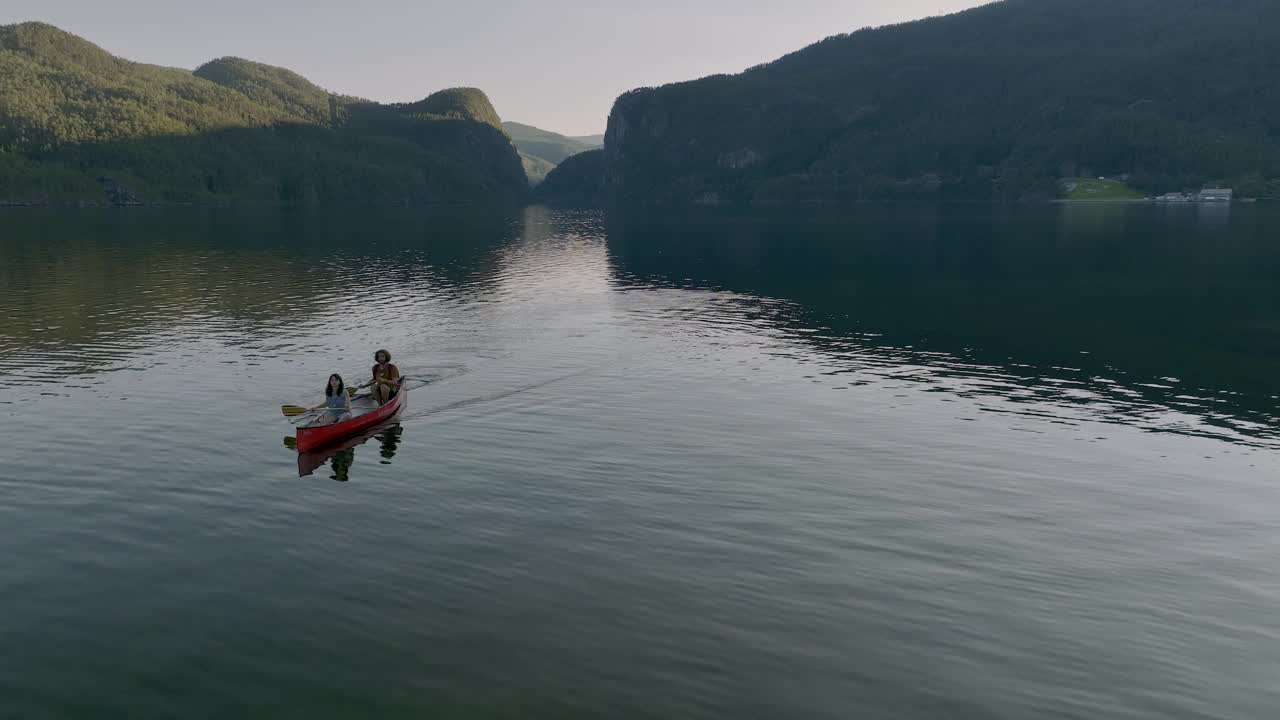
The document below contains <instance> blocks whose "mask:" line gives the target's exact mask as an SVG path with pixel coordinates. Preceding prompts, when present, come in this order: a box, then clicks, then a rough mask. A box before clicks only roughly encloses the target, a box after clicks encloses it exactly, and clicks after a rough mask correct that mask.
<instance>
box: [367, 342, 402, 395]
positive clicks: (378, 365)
mask: <svg viewBox="0 0 1280 720" xmlns="http://www.w3.org/2000/svg"><path fill="white" fill-rule="evenodd" d="M373 362H374V366H373V380H372V384H373V398H374V399H375V400H377V401H378V404H379V405H386V404H387V403H388V402H390V401H391V398H393V397H395V396H396V393H398V392H400V368H398V367H396V366H395V365H392V364H391V353H389V352H387V351H386V350H379V351H378V352H376V353H374V354H373Z"/></svg>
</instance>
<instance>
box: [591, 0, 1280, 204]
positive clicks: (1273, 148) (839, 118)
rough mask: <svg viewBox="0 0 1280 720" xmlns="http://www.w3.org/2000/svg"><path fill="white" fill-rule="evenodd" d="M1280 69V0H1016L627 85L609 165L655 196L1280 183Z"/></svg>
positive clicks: (957, 193)
mask: <svg viewBox="0 0 1280 720" xmlns="http://www.w3.org/2000/svg"><path fill="white" fill-rule="evenodd" d="M1278 80H1280V2H1276V1H1275V0H1213V1H1212V2H1209V1H1207V0H1123V1H1117V0H1005V1H1004V2H996V3H993V4H991V5H987V6H983V7H980V8H977V9H974V10H970V11H967V12H962V13H959V14H955V15H951V16H947V17H940V18H932V19H927V20H922V21H918V22H912V23H906V24H902V25H897V26H891V27H885V28H878V29H870V30H862V31H859V32H855V33H853V34H850V35H841V36H837V37H832V38H829V39H827V40H825V41H823V42H820V43H818V44H816V45H813V46H810V47H808V48H805V49H803V50H801V51H799V52H796V53H794V54H791V55H788V56H786V57H783V58H781V59H779V60H777V61H775V62H771V63H769V64H766V65H761V66H758V67H755V68H752V69H750V70H747V71H746V72H743V73H741V74H739V75H733V76H727V75H722V76H714V77H708V78H704V79H701V80H696V81H692V82H685V83H680V84H675V85H668V86H665V87H661V88H656V89H653V88H651V89H642V90H636V91H632V92H630V93H627V94H626V95H624V96H622V97H621V98H619V99H618V101H617V103H616V104H615V106H614V109H613V112H612V114H611V116H610V118H609V130H608V134H607V139H606V153H607V158H606V165H607V169H606V180H607V185H608V189H609V191H610V193H611V194H612V195H614V196H615V197H620V198H622V199H625V200H629V201H633V202H640V203H654V204H686V203H707V204H756V205H771V204H809V203H827V204H831V203H841V202H849V201H857V200H865V199H877V198H892V197H901V196H903V195H922V196H928V197H942V198H965V199H991V198H995V199H1001V200H1016V199H1020V198H1035V197H1043V198H1047V197H1052V196H1053V195H1054V193H1055V191H1056V186H1057V184H1058V181H1059V180H1060V179H1062V178H1068V177H1073V176H1077V175H1081V176H1085V175H1087V176H1093V175H1108V176H1120V175H1127V176H1129V180H1130V183H1131V184H1132V185H1133V186H1135V187H1137V188H1139V189H1140V190H1144V191H1150V192H1165V191H1173V190H1182V189H1187V188H1191V189H1197V188H1199V187H1200V186H1202V185H1204V184H1217V183H1227V184H1229V185H1233V186H1235V187H1236V189H1237V191H1238V192H1239V194H1241V195H1262V194H1269V193H1271V194H1280V82H1277V81H1278Z"/></svg>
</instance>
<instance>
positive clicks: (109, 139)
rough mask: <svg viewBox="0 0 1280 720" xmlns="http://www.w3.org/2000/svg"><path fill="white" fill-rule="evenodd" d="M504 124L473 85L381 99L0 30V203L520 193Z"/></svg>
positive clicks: (454, 198) (225, 61)
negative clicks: (397, 100)
mask: <svg viewBox="0 0 1280 720" xmlns="http://www.w3.org/2000/svg"><path fill="white" fill-rule="evenodd" d="M500 124H501V121H500V120H499V119H498V115H497V112H495V111H494V109H493V106H492V105H491V104H490V103H489V100H488V98H486V97H485V96H484V93H482V92H480V91H478V90H474V89H466V88H459V89H452V90H446V91H442V92H439V93H436V94H434V95H431V96H430V97H428V98H426V99H425V100H422V101H421V102H418V103H409V104H404V105H379V104H376V103H371V102H368V101H364V100H360V99H357V98H351V97H341V96H335V95H331V94H330V93H328V92H326V91H325V90H323V89H322V88H319V87H317V86H316V85H314V84H312V83H310V82H308V81H307V80H306V79H305V78H302V77H301V76H299V75H297V74H295V73H293V72H290V71H288V70H285V69H282V68H275V67H271V66H267V65H262V64H259V63H254V62H250V61H247V60H241V59H238V58H221V59H218V60H214V61H212V62H210V63H207V64H205V65H203V66H201V67H200V68H199V69H197V70H196V71H195V72H191V71H187V70H180V69H174V68H164V67H157V66H152V65H144V64H139V63H133V62H129V61H127V60H123V59H120V58H116V57H113V56H112V55H110V54H108V53H107V52H105V51H103V50H102V49H100V48H98V47H97V46H95V45H93V44H91V43H89V42H87V41H85V40H82V39H80V38H78V37H75V36H74V35H70V34H68V33H65V32H62V31H60V30H58V29H57V28H54V27H51V26H49V25H44V24H40V23H25V24H22V25H10V26H3V27H0V201H3V200H6V199H8V200H36V201H39V200H46V199H47V200H101V199H102V198H103V189H102V187H103V186H106V187H107V188H108V189H109V190H110V191H111V192H112V197H113V199H114V200H116V201H125V202H133V201H137V200H139V199H141V200H146V201H177V202H225V201H235V202H247V203H362V204H369V203H373V204H423V203H437V202H472V201H480V200H483V201H486V202H490V201H499V202H515V201H520V200H523V199H524V198H525V197H526V195H527V192H528V188H527V183H526V180H525V175H524V171H523V169H522V167H521V164H520V158H519V156H518V155H517V153H516V150H515V148H514V147H513V146H512V145H511V142H510V141H509V140H508V139H507V137H506V136H505V135H504V134H503V132H502V131H501V129H500Z"/></svg>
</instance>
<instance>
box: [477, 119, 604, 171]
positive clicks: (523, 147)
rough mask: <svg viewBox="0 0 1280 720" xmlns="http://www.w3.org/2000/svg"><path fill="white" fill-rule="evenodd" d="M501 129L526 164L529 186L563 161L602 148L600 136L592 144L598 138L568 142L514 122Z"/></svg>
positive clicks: (504, 124) (559, 136)
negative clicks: (596, 140)
mask: <svg viewBox="0 0 1280 720" xmlns="http://www.w3.org/2000/svg"><path fill="white" fill-rule="evenodd" d="M502 129H503V130H505V131H506V133H507V135H508V136H509V137H510V138H511V142H513V143H515V145H516V149H517V150H519V151H520V155H521V157H523V158H524V160H525V171H526V172H527V173H528V174H529V181H530V183H532V184H534V185H537V184H538V183H540V182H541V181H542V179H543V177H545V176H546V175H547V173H549V172H551V169H552V168H554V167H555V166H556V165H559V164H560V163H562V162H564V159H565V158H567V157H570V156H572V155H577V154H578V153H581V152H586V151H588V150H595V149H598V148H600V147H602V146H603V145H604V138H603V136H599V142H591V141H592V140H594V139H596V137H597V136H591V137H586V138H571V137H566V136H564V135H560V134H559V133H553V132H549V131H547V130H542V129H540V128H536V127H533V126H532V125H522V124H521V123H517V122H504V123H502Z"/></svg>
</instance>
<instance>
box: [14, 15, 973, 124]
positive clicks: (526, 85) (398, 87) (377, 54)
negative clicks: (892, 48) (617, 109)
mask: <svg viewBox="0 0 1280 720" xmlns="http://www.w3.org/2000/svg"><path fill="white" fill-rule="evenodd" d="M984 2H985V0H647V1H646V2H617V1H616V0H543V2H539V3H497V2H487V1H485V0H471V1H470V2H467V1H465V0H464V1H462V2H458V1H456V0H455V1H454V2H438V1H437V0H364V1H363V2H353V1H352V0H342V1H341V2H339V1H336V0H256V1H254V2H250V1H249V0H220V2H208V1H207V0H204V1H202V2H193V1H191V0H103V1H94V0H0V24H8V23H13V22H22V21H26V20H40V21H43V22H47V23H50V24H53V25H57V26H58V27H60V28H62V29H63V30H67V31H69V32H73V33H75V34H77V35H80V36H82V37H84V38H86V39H88V40H89V41H91V42H94V43H96V44H98V45H100V46H102V47H103V48H105V49H107V50H108V51H110V52H111V53H113V54H116V55H119V56H121V57H125V58H128V59H130V60H136V61H139V62H147V63H154V64H158V65H171V66H175V67H183V68H188V69H194V68H195V67H196V66H198V65H200V64H201V63H203V62H205V61H206V60H211V59H213V58H215V57H220V56H223V55H237V56H240V57H245V58H249V59H251V60H257V61H260V62H265V63H270V64H272V65H281V66H284V67H287V68H289V69H291V70H295V71H297V72H299V73H301V74H302V75H304V76H306V77H307V78H308V79H310V80H311V81H313V82H315V83H317V84H319V85H321V86H323V87H325V88H327V89H328V90H331V91H333V92H338V93H345V94H349V95H358V96H360V97H365V98H369V99H371V100H379V101H383V102H387V101H407V100H418V99H421V98H423V97H426V96H427V95H428V94H430V93H431V92H433V91H435V90H439V89H441V88H445V87H453V86H457V85H471V86H475V87H478V88H481V89H482V90H484V91H485V92H486V93H488V95H489V97H490V99H492V100H493V103H494V105H495V106H496V107H497V109H498V114H500V115H501V116H502V118H503V119H504V120H515V121H517V122H523V123H528V124H531V125H536V126H538V127H541V128H545V129H547V130H553V131H556V132H560V133H565V134H568V135H587V134H592V133H598V132H604V127H605V122H606V120H607V119H608V115H609V108H610V107H611V106H612V105H613V100H614V98H616V97H617V96H618V95H620V94H622V93H624V92H626V91H627V90H630V89H632V88H637V87H644V86H648V85H662V84H664V83H669V82H677V81H681V80H690V79H693V78H697V77H702V76H705V75H710V74H714V73H721V72H739V71H741V70H744V69H746V68H748V67H750V66H752V65H756V64H759V63H762V62H767V61H769V60H773V59H775V58H777V57H779V56H781V55H784V54H786V53H788V52H791V51H793V50H798V49H800V48H801V47H803V46H805V45H808V44H810V43H813V42H816V41H818V40H821V39H822V38H824V37H827V36H830V35H835V34H837V33H842V32H850V31H853V30H856V29H858V28H861V27H865V26H868V25H883V24H886V23H891V22H900V21H903V20H911V19H915V18H920V17H925V16H929V15H940V14H945V13H950V12H955V11H957V10H962V9H964V8H967V7H973V6H976V5H980V4H983V3H984Z"/></svg>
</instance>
